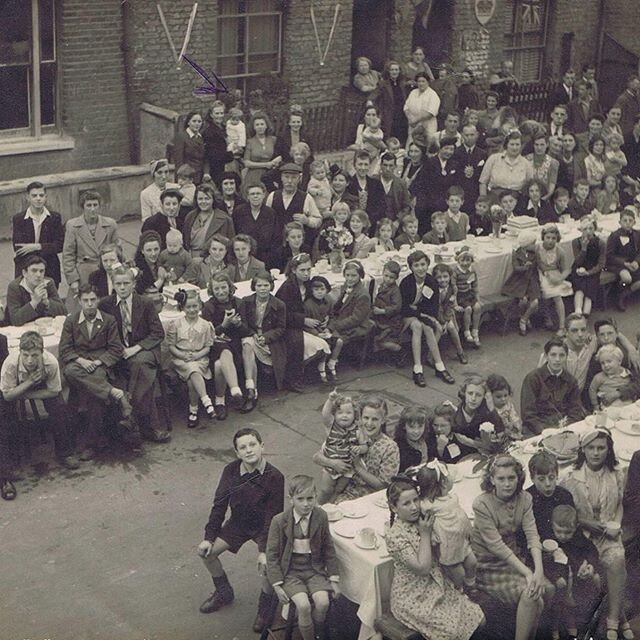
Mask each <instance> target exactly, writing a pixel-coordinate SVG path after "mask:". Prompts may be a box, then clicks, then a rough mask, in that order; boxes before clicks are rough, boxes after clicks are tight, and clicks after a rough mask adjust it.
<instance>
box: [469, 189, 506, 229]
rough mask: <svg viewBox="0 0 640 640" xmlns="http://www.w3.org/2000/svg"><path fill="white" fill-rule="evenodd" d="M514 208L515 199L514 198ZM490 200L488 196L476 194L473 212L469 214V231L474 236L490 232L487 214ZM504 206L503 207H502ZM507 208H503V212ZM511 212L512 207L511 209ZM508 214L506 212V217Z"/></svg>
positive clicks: (489, 217)
mask: <svg viewBox="0 0 640 640" xmlns="http://www.w3.org/2000/svg"><path fill="white" fill-rule="evenodd" d="M513 202H514V204H513V206H514V208H515V199H514V201H513ZM490 204H491V201H490V199H489V196H478V199H477V200H476V202H475V205H474V206H475V212H474V213H472V214H471V215H470V216H469V231H470V233H471V234H472V235H474V236H476V237H477V236H488V235H489V234H490V233H491V230H492V225H491V216H490V215H489V207H490ZM503 208H504V207H503ZM506 211H507V210H506V209H505V212H506ZM511 213H513V209H511ZM508 216H509V214H508V213H507V217H508Z"/></svg>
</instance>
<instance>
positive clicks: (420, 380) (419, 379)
mask: <svg viewBox="0 0 640 640" xmlns="http://www.w3.org/2000/svg"><path fill="white" fill-rule="evenodd" d="M413 384H415V385H418V386H419V387H426V386H427V383H426V382H425V381H424V373H422V371H421V372H420V373H415V372H414V373H413Z"/></svg>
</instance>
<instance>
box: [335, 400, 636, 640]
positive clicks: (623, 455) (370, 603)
mask: <svg viewBox="0 0 640 640" xmlns="http://www.w3.org/2000/svg"><path fill="white" fill-rule="evenodd" d="M609 412H610V417H608V418H607V426H609V427H610V428H611V432H612V436H613V440H614V444H615V451H616V455H617V456H618V459H619V462H620V465H621V467H622V468H625V467H626V466H628V463H629V460H630V459H631V456H632V455H633V452H634V451H636V450H637V449H638V448H640V433H638V435H637V436H632V435H628V434H627V433H623V432H622V431H620V430H619V429H617V428H616V425H617V424H618V425H619V424H620V420H619V419H615V420H614V419H613V418H614V417H615V418H619V413H620V408H611V409H610V410H609ZM622 413H623V416H625V415H629V414H633V415H636V416H637V420H638V422H640V401H638V402H636V403H635V405H631V406H630V407H628V408H624V409H623V410H622ZM595 420H596V418H595V416H588V417H587V418H586V419H585V420H582V421H580V422H577V423H575V424H572V425H570V426H569V427H567V430H569V431H574V432H575V433H578V434H580V433H583V432H584V431H585V430H588V429H590V428H592V427H593V425H594V424H595ZM625 424H628V421H627V422H626V423H625ZM552 432H557V430H556V429H552V430H547V431H545V432H543V433H542V434H541V435H538V436H534V437H532V438H529V439H528V440H523V441H522V442H519V443H516V444H514V445H513V446H512V449H511V451H510V452H511V453H512V454H513V455H514V456H515V457H516V458H517V459H518V460H520V462H522V464H523V465H524V468H525V470H527V463H528V462H529V458H530V457H531V456H532V455H533V454H534V453H535V452H536V451H537V450H538V448H539V443H540V441H541V440H542V439H543V438H545V437H546V436H547V435H549V433H552ZM478 460H479V458H475V459H465V460H462V461H461V462H459V463H458V464H456V465H451V466H450V467H449V469H450V470H451V472H452V473H453V478H454V479H455V483H454V487H453V490H452V492H453V493H454V494H455V495H456V496H457V497H458V500H459V502H460V505H461V506H462V508H463V509H464V511H465V512H466V513H467V515H468V516H469V518H470V519H471V520H473V501H474V500H475V498H476V497H477V496H478V495H480V493H481V489H480V481H481V477H480V475H481V474H479V473H478V472H476V473H473V467H474V466H475V465H476V463H477V462H478ZM569 468H570V467H568V466H563V467H561V469H560V479H561V478H562V477H564V476H565V475H566V474H567V472H568V470H569ZM527 478H528V479H527V481H526V482H525V486H528V485H529V484H530V478H529V477H528V470H527ZM339 507H340V509H341V510H345V511H349V510H351V511H353V512H354V514H356V515H359V516H360V517H357V518H347V517H345V518H343V519H341V520H338V521H337V522H333V523H331V525H330V528H331V533H332V538H333V542H334V545H335V548H336V553H337V556H338V560H339V562H340V566H341V574H340V587H341V589H342V592H343V593H344V595H345V596H346V597H347V598H348V599H349V600H351V601H352V602H355V603H356V604H358V605H359V608H358V617H359V619H360V622H361V627H360V635H359V636H358V640H370V639H374V638H375V639H376V640H378V639H379V638H380V635H379V634H377V633H376V632H375V630H374V621H375V619H376V618H378V617H379V616H381V615H382V614H383V612H385V611H388V610H389V596H390V591H391V581H392V579H393V560H392V559H391V558H390V556H389V554H388V551H387V547H386V545H385V543H384V534H385V530H386V527H388V526H389V516H390V513H389V509H388V508H387V506H386V503H385V491H384V490H382V491H377V492H376V493H372V494H370V495H367V496H364V497H362V498H357V499H355V500H349V501H347V502H342V503H340V505H339ZM344 523H346V524H344ZM342 527H346V528H347V529H351V531H350V532H349V533H354V532H355V531H357V530H359V529H361V528H364V527H370V528H372V529H374V530H375V531H376V534H377V538H378V543H379V546H378V548H377V549H373V550H364V549H362V548H360V547H359V546H357V544H356V538H354V537H345V536H344V535H341V534H340V533H338V532H337V530H341V529H342ZM341 533H344V531H341Z"/></svg>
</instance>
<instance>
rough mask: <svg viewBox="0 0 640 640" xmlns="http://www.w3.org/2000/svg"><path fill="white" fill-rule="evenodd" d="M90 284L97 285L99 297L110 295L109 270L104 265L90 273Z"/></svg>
mask: <svg viewBox="0 0 640 640" xmlns="http://www.w3.org/2000/svg"><path fill="white" fill-rule="evenodd" d="M89 284H90V285H92V286H93V287H95V289H96V293H97V294H98V298H105V297H106V296H108V295H109V280H108V277H107V272H106V271H105V270H104V269H103V268H102V267H99V268H98V269H96V270H95V271H93V272H92V273H90V274H89Z"/></svg>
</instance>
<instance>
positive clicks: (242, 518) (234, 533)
mask: <svg viewBox="0 0 640 640" xmlns="http://www.w3.org/2000/svg"><path fill="white" fill-rule="evenodd" d="M233 447H234V449H235V451H236V455H237V456H238V459H237V460H234V461H233V462H231V463H229V464H228V465H227V466H226V467H225V468H224V469H223V471H222V475H221V477H220V481H219V482H218V487H217V488H216V493H215V498H214V501H213V507H212V508H211V514H210V515H209V521H208V522H207V525H206V527H205V533H204V540H203V541H202V542H201V543H200V544H199V545H198V555H199V556H200V557H201V558H202V559H203V561H204V564H205V566H206V567H207V570H208V571H209V573H210V574H211V577H212V578H213V584H214V586H215V590H214V592H213V593H212V594H211V595H210V596H209V597H208V598H207V599H206V600H205V601H204V602H203V603H202V605H201V606H200V611H201V613H213V612H214V611H218V609H221V608H222V607H224V606H225V605H227V604H230V603H231V602H232V601H233V597H234V593H233V588H232V587H231V585H230V584H229V579H228V578H227V574H226V573H225V571H224V569H223V567H222V563H221V562H220V556H221V555H222V554H223V553H224V552H225V551H231V553H238V551H239V550H240V547H242V545H244V543H245V542H247V541H249V540H253V541H254V542H255V543H256V544H257V545H258V571H259V573H260V575H261V576H262V591H261V593H260V599H259V601H258V614H257V616H256V619H255V621H254V624H253V629H254V631H256V633H260V632H261V631H262V629H263V628H264V626H265V624H266V621H267V616H268V612H269V605H270V602H271V585H270V584H269V581H268V580H267V577H266V568H267V557H266V553H265V552H266V548H267V534H268V532H269V524H270V523H271V519H272V518H273V516H275V515H276V514H278V513H280V512H281V511H282V509H283V507H284V476H283V475H282V473H280V471H278V469H276V468H275V467H274V466H273V465H272V464H270V463H269V462H267V461H266V460H265V459H264V457H263V453H264V445H263V443H262V436H261V435H260V434H259V433H258V431H256V430H255V429H250V428H244V429H240V430H239V431H237V432H236V434H235V435H234V436H233ZM227 509H230V510H231V513H230V515H229V517H228V518H226V519H225V516H226V514H227Z"/></svg>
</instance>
